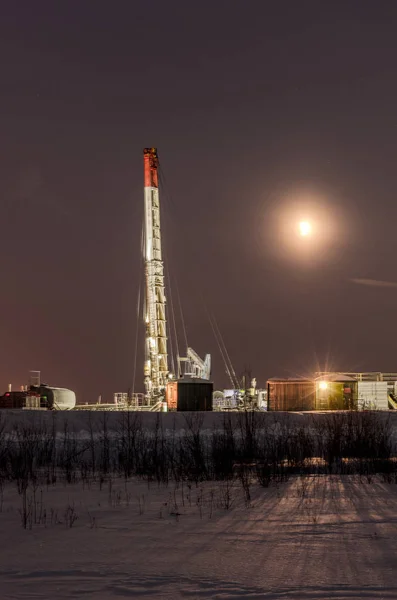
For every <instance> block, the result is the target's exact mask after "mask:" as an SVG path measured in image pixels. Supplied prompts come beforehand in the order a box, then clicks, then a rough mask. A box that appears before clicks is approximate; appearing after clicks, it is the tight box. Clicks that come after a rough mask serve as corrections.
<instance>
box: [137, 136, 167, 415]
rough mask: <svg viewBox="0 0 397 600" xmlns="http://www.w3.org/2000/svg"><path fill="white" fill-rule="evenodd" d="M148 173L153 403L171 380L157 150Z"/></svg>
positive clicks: (149, 383) (149, 384)
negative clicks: (169, 373) (169, 376)
mask: <svg viewBox="0 0 397 600" xmlns="http://www.w3.org/2000/svg"><path fill="white" fill-rule="evenodd" d="M143 159H144V174H145V188H144V190H145V191H144V200H145V226H144V234H145V235H144V261H145V284H146V289H145V306H144V318H145V325H146V339H145V366H144V377H145V394H146V398H147V400H148V401H149V403H150V404H154V403H156V402H158V401H159V400H161V399H163V398H164V395H165V387H166V384H167V379H168V356H167V323H166V314H165V304H166V299H165V293H164V265H163V259H162V249H161V229H160V201H159V188H158V156H157V149H156V148H145V149H144V151H143Z"/></svg>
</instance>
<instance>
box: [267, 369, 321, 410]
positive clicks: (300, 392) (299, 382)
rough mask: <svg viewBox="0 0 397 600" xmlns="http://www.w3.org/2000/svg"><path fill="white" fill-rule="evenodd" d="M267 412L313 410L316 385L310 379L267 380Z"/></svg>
mask: <svg viewBox="0 0 397 600" xmlns="http://www.w3.org/2000/svg"><path fill="white" fill-rule="evenodd" d="M267 401H268V404H267V409H268V410H286V411H288V410H291V411H301V410H315V408H316V385H315V382H314V381H313V380H312V379H304V378H303V377H300V378H289V379H277V378H273V379H269V380H268V382H267Z"/></svg>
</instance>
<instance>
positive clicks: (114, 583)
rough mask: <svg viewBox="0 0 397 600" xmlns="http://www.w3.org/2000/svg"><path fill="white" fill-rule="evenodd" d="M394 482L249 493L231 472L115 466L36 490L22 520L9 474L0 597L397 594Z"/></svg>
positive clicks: (312, 482) (296, 484) (337, 479)
mask: <svg viewBox="0 0 397 600" xmlns="http://www.w3.org/2000/svg"><path fill="white" fill-rule="evenodd" d="M368 481H370V483H369V482H368ZM100 488H101V489H100ZM396 492H397V485H395V484H394V483H393V484H388V483H385V482H383V481H382V478H381V477H379V476H375V477H374V478H372V477H369V478H368V479H367V478H365V477H359V476H330V475H328V476H319V477H300V476H298V477H291V478H290V479H289V480H288V481H287V482H285V483H281V484H279V485H274V486H273V485H272V486H270V487H269V488H263V487H260V486H258V485H257V484H255V483H252V485H251V486H250V492H249V496H250V498H248V497H247V494H246V493H245V492H244V490H243V488H242V487H241V485H240V483H238V482H237V481H236V482H233V483H230V482H229V483H227V482H206V483H202V484H198V485H197V486H196V485H195V484H192V485H191V486H188V485H187V484H186V483H185V484H184V485H183V487H182V485H181V484H178V485H176V484H174V483H170V484H169V485H168V486H163V485H160V486H158V485H157V484H151V485H150V486H148V484H147V483H145V482H143V481H141V480H138V479H131V480H128V481H127V482H125V481H124V480H123V479H120V478H115V477H110V478H107V480H102V481H98V480H97V481H95V482H90V483H87V482H86V483H85V484H84V486H83V484H82V483H81V482H80V483H76V484H68V485H65V484H63V483H61V482H60V483H57V484H56V485H54V486H48V487H47V486H37V489H36V490H35V491H33V490H32V489H31V490H30V492H29V494H28V509H29V511H30V513H29V516H28V522H27V529H23V527H22V525H21V512H22V504H21V500H22V499H21V495H20V494H18V491H17V486H16V485H15V484H6V485H5V487H4V489H3V493H2V498H1V512H0V528H1V529H0V530H1V540H2V544H1V548H2V559H1V567H0V571H1V579H0V586H1V587H0V589H1V593H0V597H1V598H2V599H13V600H15V599H18V600H19V599H58V598H59V599H61V598H65V599H66V598H68V599H70V598H87V599H96V600H101V599H107V598H123V597H124V598H149V599H150V598H164V599H165V598H167V599H177V598H190V599H205V598H214V599H222V600H226V599H230V600H238V599H240V598H241V599H245V598H247V599H248V598H257V599H261V598H264V599H273V598H274V599H276V598H296V599H302V600H305V599H311V600H312V599H315V598H319V599H328V598H338V599H346V600H347V599H349V600H352V599H359V598H368V599H371V598H384V599H389V598H397V576H396V570H397V561H396V548H397V495H396ZM33 494H34V496H35V498H34V496H33ZM34 500H35V502H34ZM29 511H28V512H29Z"/></svg>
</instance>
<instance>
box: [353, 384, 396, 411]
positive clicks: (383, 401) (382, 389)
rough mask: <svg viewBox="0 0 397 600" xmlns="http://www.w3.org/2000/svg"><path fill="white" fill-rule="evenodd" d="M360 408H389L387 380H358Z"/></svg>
mask: <svg viewBox="0 0 397 600" xmlns="http://www.w3.org/2000/svg"><path fill="white" fill-rule="evenodd" d="M358 408H359V410H388V408H389V404H388V392H387V381H359V382H358Z"/></svg>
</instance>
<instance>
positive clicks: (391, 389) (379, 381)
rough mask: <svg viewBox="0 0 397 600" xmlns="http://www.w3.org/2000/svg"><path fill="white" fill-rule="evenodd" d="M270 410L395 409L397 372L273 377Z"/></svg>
mask: <svg viewBox="0 0 397 600" xmlns="http://www.w3.org/2000/svg"><path fill="white" fill-rule="evenodd" d="M267 391H268V410H270V411H311V410H389V409H392V410H396V409H397V373H382V372H365V373H342V372H332V373H331V372H321V373H315V374H314V375H313V377H307V378H304V377H296V378H287V379H281V378H272V379H269V380H268V382H267Z"/></svg>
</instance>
